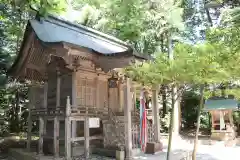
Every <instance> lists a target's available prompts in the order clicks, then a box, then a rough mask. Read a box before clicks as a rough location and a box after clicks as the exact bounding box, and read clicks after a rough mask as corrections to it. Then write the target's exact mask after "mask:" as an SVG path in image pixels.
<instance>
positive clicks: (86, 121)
mask: <svg viewBox="0 0 240 160" xmlns="http://www.w3.org/2000/svg"><path fill="white" fill-rule="evenodd" d="M84 139H85V143H84V144H85V158H86V159H88V158H89V140H90V139H89V117H88V116H86V117H85V121H84Z"/></svg>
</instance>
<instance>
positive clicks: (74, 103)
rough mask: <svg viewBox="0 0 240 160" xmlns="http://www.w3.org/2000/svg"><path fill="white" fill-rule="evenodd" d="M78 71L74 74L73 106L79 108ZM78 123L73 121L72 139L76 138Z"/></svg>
mask: <svg viewBox="0 0 240 160" xmlns="http://www.w3.org/2000/svg"><path fill="white" fill-rule="evenodd" d="M76 88H77V71H76V70H74V71H73V72H72V106H73V107H77V90H76ZM76 131H77V122H76V121H72V137H73V138H74V137H76V134H77V133H76Z"/></svg>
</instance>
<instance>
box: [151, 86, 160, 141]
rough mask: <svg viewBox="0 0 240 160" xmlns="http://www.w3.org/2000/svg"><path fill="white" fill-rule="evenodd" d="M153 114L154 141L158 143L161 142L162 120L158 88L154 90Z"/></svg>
mask: <svg viewBox="0 0 240 160" xmlns="http://www.w3.org/2000/svg"><path fill="white" fill-rule="evenodd" d="M152 112H153V126H154V139H155V141H156V142H160V120H159V107H158V89H157V88H154V89H152Z"/></svg>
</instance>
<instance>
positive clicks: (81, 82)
mask: <svg viewBox="0 0 240 160" xmlns="http://www.w3.org/2000/svg"><path fill="white" fill-rule="evenodd" d="M136 59H138V60H145V59H146V58H144V57H142V56H139V55H137V54H135V53H134V51H133V49H132V48H131V47H130V46H128V45H126V44H125V43H124V42H122V41H120V40H118V39H116V38H114V37H111V36H108V35H106V34H103V33H101V32H98V31H96V30H93V29H90V28H88V27H85V26H81V25H76V24H73V23H71V22H68V21H66V20H63V19H60V18H56V17H53V16H48V17H46V18H38V19H33V20H29V22H28V24H27V27H26V31H25V35H24V39H23V42H22V46H21V50H20V53H19V54H18V56H17V59H16V61H15V63H14V64H13V66H12V67H11V68H10V70H9V71H8V74H9V75H11V76H13V77H14V78H16V79H19V80H21V79H27V80H30V81H31V82H32V83H31V84H32V86H31V87H30V91H29V98H30V103H29V109H30V114H29V118H28V144H27V148H28V149H29V150H30V143H31V127H32V121H33V120H38V121H39V146H38V153H39V155H43V154H52V155H54V157H55V158H58V157H61V156H64V157H66V159H68V160H69V159H71V157H72V156H75V155H77V154H82V153H81V149H82V150H83V154H85V156H86V158H87V157H88V156H89V153H90V152H91V151H92V148H94V145H95V146H99V145H100V146H101V145H102V146H103V147H105V148H109V147H110V148H111V147H112V148H114V147H119V146H123V147H124V148H125V153H126V158H131V157H132V149H133V147H134V145H135V143H134V141H138V140H137V139H136V138H135V139H134V138H133V136H132V135H133V133H132V127H133V124H136V125H139V122H138V121H137V120H135V119H137V118H138V117H139V115H138V111H136V110H135V107H134V105H135V99H134V98H135V97H136V95H135V94H134V93H135V92H134V86H133V83H132V81H131V79H130V78H126V77H124V76H119V73H118V72H116V71H114V69H116V68H124V67H126V66H127V65H130V64H131V63H132V62H134V61H135V60H136ZM153 91H154V92H153V93H155V94H153V98H152V99H153V101H154V103H153V109H154V110H155V112H154V115H153V117H154V118H155V122H156V123H155V128H159V120H158V109H156V107H157V104H158V103H157V91H156V90H153ZM154 136H155V140H156V141H160V138H159V137H160V133H159V130H156V131H155V133H154ZM82 142H83V143H82ZM82 144H83V145H82ZM81 147H82V148H81Z"/></svg>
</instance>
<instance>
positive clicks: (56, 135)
mask: <svg viewBox="0 0 240 160" xmlns="http://www.w3.org/2000/svg"><path fill="white" fill-rule="evenodd" d="M60 89H61V77H60V72H59V71H57V91H56V92H57V93H56V108H57V107H60ZM53 136H54V139H53V143H54V145H53V146H54V149H53V150H54V156H55V157H59V119H58V117H57V116H55V117H54V135H53Z"/></svg>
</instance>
